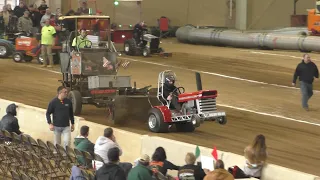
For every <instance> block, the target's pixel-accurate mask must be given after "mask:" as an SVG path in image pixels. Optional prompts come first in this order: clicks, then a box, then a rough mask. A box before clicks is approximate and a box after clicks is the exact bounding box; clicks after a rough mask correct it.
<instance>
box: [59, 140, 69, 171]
mask: <svg viewBox="0 0 320 180" xmlns="http://www.w3.org/2000/svg"><path fill="white" fill-rule="evenodd" d="M56 148H57V153H59V155H60V157H61V159H63V160H62V161H61V163H62V164H63V165H64V166H65V168H66V169H67V170H68V171H69V172H70V173H71V167H72V160H71V158H70V157H69V155H68V153H67V152H66V150H65V149H64V148H63V147H62V146H61V145H60V144H57V145H56ZM64 172H65V171H64Z"/></svg>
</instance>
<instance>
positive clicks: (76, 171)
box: [70, 166, 87, 180]
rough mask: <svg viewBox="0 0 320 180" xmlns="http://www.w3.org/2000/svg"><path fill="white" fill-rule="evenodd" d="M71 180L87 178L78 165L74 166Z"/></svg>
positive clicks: (84, 179)
mask: <svg viewBox="0 0 320 180" xmlns="http://www.w3.org/2000/svg"><path fill="white" fill-rule="evenodd" d="M70 180H87V178H86V177H85V176H84V175H83V174H82V173H81V169H80V168H79V167H78V166H72V168H71V176H70Z"/></svg>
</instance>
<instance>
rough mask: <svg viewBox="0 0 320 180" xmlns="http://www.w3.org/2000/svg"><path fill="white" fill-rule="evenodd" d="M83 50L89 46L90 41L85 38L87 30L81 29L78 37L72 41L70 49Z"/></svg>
mask: <svg viewBox="0 0 320 180" xmlns="http://www.w3.org/2000/svg"><path fill="white" fill-rule="evenodd" d="M78 46H79V48H85V47H88V46H91V41H89V39H88V38H87V30H86V29H81V30H80V35H79V36H77V37H75V38H74V39H73V41H72V47H73V48H75V49H76V48H77V47H78Z"/></svg>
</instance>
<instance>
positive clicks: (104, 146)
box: [94, 128, 122, 163]
mask: <svg viewBox="0 0 320 180" xmlns="http://www.w3.org/2000/svg"><path fill="white" fill-rule="evenodd" d="M114 147H117V148H119V156H121V155H122V150H121V148H120V146H119V144H118V143H117V140H116V137H115V136H114V134H113V129H112V128H106V129H105V130H104V134H103V136H99V137H98V139H97V141H96V143H95V146H94V153H95V154H98V155H99V156H101V157H102V159H103V160H104V163H109V159H108V151H109V149H111V148H114Z"/></svg>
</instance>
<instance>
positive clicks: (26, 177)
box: [20, 173, 31, 180]
mask: <svg viewBox="0 0 320 180" xmlns="http://www.w3.org/2000/svg"><path fill="white" fill-rule="evenodd" d="M20 174H21V179H22V180H31V178H30V177H29V176H28V175H26V174H25V173H20Z"/></svg>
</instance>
